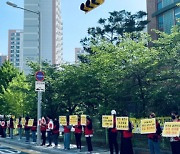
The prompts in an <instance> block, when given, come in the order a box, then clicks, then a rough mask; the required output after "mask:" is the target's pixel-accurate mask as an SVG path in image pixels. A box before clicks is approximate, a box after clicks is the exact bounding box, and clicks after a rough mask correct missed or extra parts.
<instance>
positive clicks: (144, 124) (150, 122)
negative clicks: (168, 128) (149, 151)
mask: <svg viewBox="0 0 180 154" xmlns="http://www.w3.org/2000/svg"><path fill="white" fill-rule="evenodd" d="M155 132H156V119H155V118H152V119H142V120H141V134H150V133H155Z"/></svg>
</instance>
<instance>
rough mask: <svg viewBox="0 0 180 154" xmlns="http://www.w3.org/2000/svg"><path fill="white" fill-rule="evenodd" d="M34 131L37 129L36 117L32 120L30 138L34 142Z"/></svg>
mask: <svg viewBox="0 0 180 154" xmlns="http://www.w3.org/2000/svg"><path fill="white" fill-rule="evenodd" d="M36 131H37V119H36V118H35V119H34V120H33V125H32V127H31V133H32V139H33V142H36Z"/></svg>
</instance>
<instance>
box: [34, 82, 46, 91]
mask: <svg viewBox="0 0 180 154" xmlns="http://www.w3.org/2000/svg"><path fill="white" fill-rule="evenodd" d="M35 91H43V92H45V82H42V81H36V82H35Z"/></svg>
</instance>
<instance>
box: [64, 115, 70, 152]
mask: <svg viewBox="0 0 180 154" xmlns="http://www.w3.org/2000/svg"><path fill="white" fill-rule="evenodd" d="M66 118H67V125H65V126H64V150H70V137H71V125H69V116H67V117H66Z"/></svg>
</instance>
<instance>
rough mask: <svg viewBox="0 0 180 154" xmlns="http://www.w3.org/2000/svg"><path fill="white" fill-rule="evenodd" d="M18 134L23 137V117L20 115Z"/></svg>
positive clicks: (20, 137)
mask: <svg viewBox="0 0 180 154" xmlns="http://www.w3.org/2000/svg"><path fill="white" fill-rule="evenodd" d="M17 127H18V134H19V140H21V139H22V121H21V117H19V119H18V125H17Z"/></svg>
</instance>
